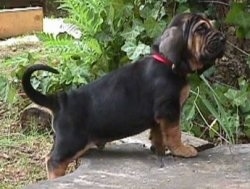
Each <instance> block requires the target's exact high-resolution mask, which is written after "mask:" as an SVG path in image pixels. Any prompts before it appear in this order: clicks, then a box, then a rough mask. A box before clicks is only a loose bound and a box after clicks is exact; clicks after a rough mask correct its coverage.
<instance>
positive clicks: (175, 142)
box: [159, 119, 197, 157]
mask: <svg viewBox="0 0 250 189" xmlns="http://www.w3.org/2000/svg"><path fill="white" fill-rule="evenodd" d="M159 123H160V128H161V131H162V134H163V141H164V143H165V145H166V146H167V147H168V149H169V150H170V151H171V153H172V154H173V155H176V156H181V157H194V156H197V151H196V149H195V148H194V147H192V146H190V145H184V144H183V143H182V142H181V130H180V126H179V122H177V123H168V122H167V121H166V120H165V119H161V120H159Z"/></svg>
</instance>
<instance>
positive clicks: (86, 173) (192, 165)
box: [26, 144, 250, 189]
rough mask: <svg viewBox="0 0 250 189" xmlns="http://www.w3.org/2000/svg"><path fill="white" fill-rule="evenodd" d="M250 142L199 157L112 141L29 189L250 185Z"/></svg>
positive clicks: (196, 188) (239, 188) (189, 188)
mask: <svg viewBox="0 0 250 189" xmlns="http://www.w3.org/2000/svg"><path fill="white" fill-rule="evenodd" d="M249 157H250V144H246V145H235V146H232V147H228V146H220V147H216V148H212V149H209V150H206V151H203V152H201V153H200V154H199V156H198V157H197V158H192V159H183V158H174V157H172V156H166V157H164V160H163V161H164V164H165V166H164V167H163V168H160V166H159V165H160V162H159V158H158V157H156V156H155V155H153V154H152V153H151V152H150V151H149V150H148V149H147V148H144V147H143V146H142V145H140V144H120V145H114V144H113V145H112V144H111V145H109V146H107V148H106V149H105V150H104V151H98V150H92V151H91V152H90V153H88V155H86V156H85V157H84V158H82V165H81V166H80V167H79V168H78V169H77V170H76V171H75V172H73V173H72V174H69V175H66V176H64V177H61V178H58V179H56V180H53V181H43V182H40V183H38V184H34V185H30V186H28V187H26V189H51V188H53V189H72V188H74V189H84V188H86V189H92V188H93V189H99V188H121V189H123V188H128V189H131V188H134V189H152V188H154V189H158V188H159V189H162V188H164V189H165V188H166V189H201V188H202V189H203V188H207V189H208V188H209V189H221V188H226V189H236V188H237V189H249V188H250V158H249Z"/></svg>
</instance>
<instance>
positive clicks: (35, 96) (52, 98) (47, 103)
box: [22, 64, 59, 111]
mask: <svg viewBox="0 0 250 189" xmlns="http://www.w3.org/2000/svg"><path fill="white" fill-rule="evenodd" d="M38 70H44V71H48V72H52V73H55V74H58V73H59V72H58V71H57V70H56V69H54V68H51V67H49V66H47V65H43V64H36V65H32V66H30V67H28V68H27V70H25V72H24V74H23V77H22V86H23V90H24V92H25V93H26V95H27V96H28V97H29V98H30V99H31V100H32V101H33V102H35V103H36V104H38V105H40V106H44V107H46V108H49V109H50V110H52V111H55V110H56V109H57V108H58V107H59V105H58V99H57V95H44V94H42V93H40V92H39V91H37V90H35V89H34V88H33V86H32V85H31V82H30V79H31V75H32V74H33V73H34V72H35V71H38Z"/></svg>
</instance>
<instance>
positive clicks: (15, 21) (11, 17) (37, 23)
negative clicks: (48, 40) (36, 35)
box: [0, 7, 43, 39]
mask: <svg viewBox="0 0 250 189" xmlns="http://www.w3.org/2000/svg"><path fill="white" fill-rule="evenodd" d="M0 23H1V24H0V39H1V38H2V39H3V38H7V37H13V36H18V35H24V34H28V33H33V32H37V31H43V10H42V8H40V7H30V8H17V9H4V10H0Z"/></svg>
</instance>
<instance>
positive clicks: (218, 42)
mask: <svg viewBox="0 0 250 189" xmlns="http://www.w3.org/2000/svg"><path fill="white" fill-rule="evenodd" d="M225 44H226V37H225V35H224V34H223V33H221V32H213V33H212V35H211V37H209V40H208V41H207V44H206V46H205V49H204V50H205V57H204V59H205V60H210V61H211V60H215V59H217V58H221V57H222V56H223V54H224V51H225Z"/></svg>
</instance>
